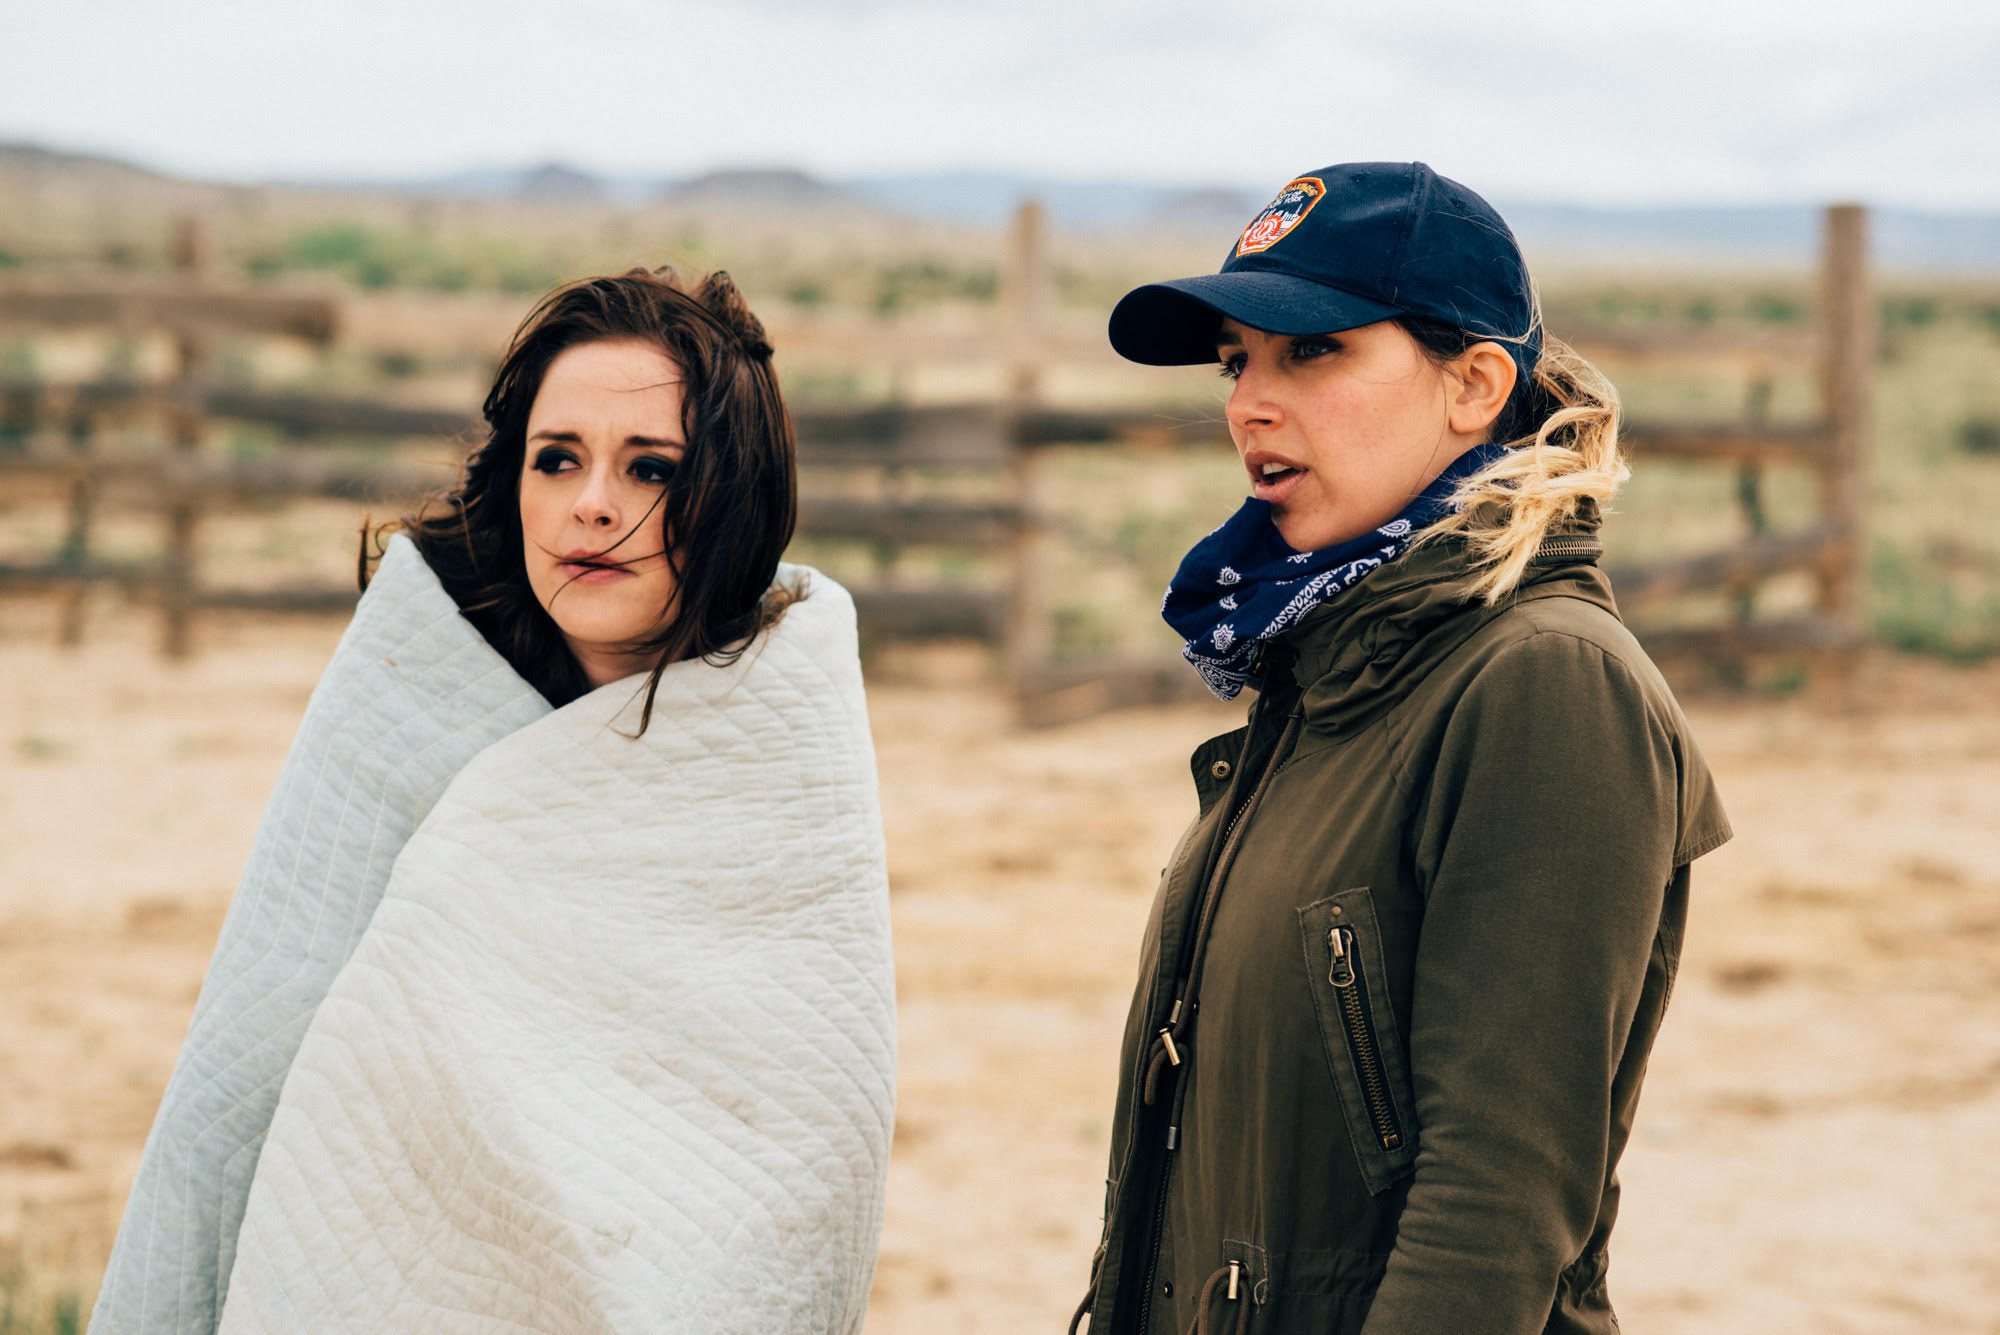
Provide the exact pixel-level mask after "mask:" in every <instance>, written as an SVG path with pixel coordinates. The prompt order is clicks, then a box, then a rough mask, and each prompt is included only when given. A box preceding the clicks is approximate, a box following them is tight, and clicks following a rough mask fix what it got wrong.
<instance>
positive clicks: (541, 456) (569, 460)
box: [528, 449, 576, 474]
mask: <svg viewBox="0 0 2000 1335" xmlns="http://www.w3.org/2000/svg"><path fill="white" fill-rule="evenodd" d="M575 463H576V456H575V455H574V454H571V453H570V452H569V451H568V450H554V449H551V450H543V451H541V452H540V453H538V454H537V455H536V456H535V458H534V462H532V463H530V464H529V465H528V467H530V468H532V469H534V470H535V471H536V472H537V473H551V474H553V473H560V472H561V471H562V470H563V465H564V464H572V465H573V464H575Z"/></svg>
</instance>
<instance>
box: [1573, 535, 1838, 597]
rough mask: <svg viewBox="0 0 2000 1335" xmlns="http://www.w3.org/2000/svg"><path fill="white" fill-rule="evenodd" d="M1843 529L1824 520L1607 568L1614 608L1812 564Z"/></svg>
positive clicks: (1831, 549) (1736, 584)
mask: <svg viewBox="0 0 2000 1335" xmlns="http://www.w3.org/2000/svg"><path fill="white" fill-rule="evenodd" d="M1844 542H1845V535H1843V534H1842V533H1840V532H1839V531H1838V530H1836V529H1833V528H1830V527H1828V526H1826V525H1818V526H1815V527H1813V528H1811V529H1808V530H1806V531H1804V532H1802V533H1782V534H1780V533H1771V534H1762V535H1759V536H1757V537H1753V538H1749V539H1747V540H1745V541H1744V542H1742V543H1740V544H1738V545H1737V546H1734V547H1725V548H1723V549H1721V550H1720V551H1713V552H1702V553H1700V554H1698V555H1695V556H1680V557H1674V558H1671V559H1669V560H1665V561H1652V562H1648V563H1646V564H1645V565H1637V566H1627V567H1625V568H1623V569H1619V568H1616V567H1613V568H1612V569H1610V570H1609V571H1607V573H1608V574H1609V575H1610V577H1611V587H1612V589H1613V590H1614V591H1615V592H1616V593H1617V596H1618V605H1619V607H1620V608H1626V609H1629V608H1633V607H1639V606H1642V605H1644V604H1646V603H1657V602H1662V601H1665V600H1666V599H1669V598H1674V597H1678V596H1679V595H1681V594H1686V593H1698V592H1708V591H1713V590H1718V589H1719V590H1729V589H1734V588H1741V587H1743V586H1745V585H1748V584H1754V583H1756V582H1757V581H1758V580H1763V579H1769V578H1771V577H1772V576H1773V575H1783V574H1788V573H1790V572H1793V571H1799V570H1816V569H1818V568H1820V566H1821V565H1822V564H1823V563H1824V562H1826V561H1827V560H1828V559H1830V558H1831V557H1832V556H1833V555H1835V552H1836V549H1837V548H1839V547H1840V546H1841V545H1842V544H1843V543H1844Z"/></svg>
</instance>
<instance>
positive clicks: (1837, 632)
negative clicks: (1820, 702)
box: [1634, 616, 1863, 660]
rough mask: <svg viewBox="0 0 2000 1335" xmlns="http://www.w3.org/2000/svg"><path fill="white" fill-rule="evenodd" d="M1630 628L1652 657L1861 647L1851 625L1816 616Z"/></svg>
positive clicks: (1728, 655)
mask: <svg viewBox="0 0 2000 1335" xmlns="http://www.w3.org/2000/svg"><path fill="white" fill-rule="evenodd" d="M1634 634H1636V635H1637V636H1638V637H1639V643H1640V644H1642V645H1644V646H1645V647H1646V652H1648V653H1650V654H1651V655H1653V656H1654V657H1655V658H1659V659H1686V658H1701V659H1711V660H1712V659H1725V660H1726V659H1742V658H1746V657H1751V656H1754V655H1758V654H1799V653H1805V654H1814V653H1829V654H1844V653H1851V652H1852V651H1854V650H1856V649H1858V648H1860V647H1861V644H1862V638H1863V637H1862V635H1861V633H1860V632H1859V631H1857V630H1856V629H1855V628H1854V627H1852V626H1849V625H1845V624H1843V623H1841V622H1839V621H1834V620H1831V619H1829V618H1827V617H1818V616H1814V617H1798V618H1795V619H1792V620H1788V621H1751V622H1745V623H1742V624H1736V625H1725V626H1703V627H1699V628H1681V629H1673V630H1645V629H1640V630H1637V631H1635V632H1634Z"/></svg>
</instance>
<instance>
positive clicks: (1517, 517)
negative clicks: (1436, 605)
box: [1418, 336, 1631, 604]
mask: <svg viewBox="0 0 2000 1335" xmlns="http://www.w3.org/2000/svg"><path fill="white" fill-rule="evenodd" d="M1420 342H1427V340H1423V339H1421V338H1420ZM1494 425H1495V430H1496V438H1497V439H1499V440H1501V441H1502V442H1503V443H1504V444H1506V445H1507V446H1508V452H1507V454H1506V455H1505V456H1503V457H1502V458H1500V459H1498V460H1496V461H1495V462H1494V463H1492V464H1489V465H1488V466H1487V467H1485V468H1483V469H1481V470H1480V471H1479V472H1477V473H1475V474H1473V475H1472V476H1471V477H1469V478H1467V479H1466V480H1465V481H1464V482H1463V483H1462V484H1460V486H1459V489H1458V493H1457V496H1456V498H1455V499H1456V501H1457V504H1458V507H1459V508H1458V512H1457V513H1456V514H1453V515H1450V516H1447V517H1446V518H1444V519H1442V520H1440V521H1438V522H1437V523H1435V524H1433V525H1431V526H1430V527H1429V528H1428V529H1426V530H1424V532H1423V533H1422V534H1421V535H1420V536H1419V538H1418V541H1419V542H1432V541H1435V540H1437V539H1439V538H1442V537H1446V536H1449V535H1452V534H1457V535H1461V536H1463V537H1464V538H1465V540H1466V542H1467V545H1468V546H1469V547H1470V548H1471V551H1472V558H1473V562H1474V565H1475V566H1476V567H1478V574H1477V576H1476V577H1475V578H1474V580H1473V581H1472V584H1471V592H1472V593H1473V595H1474V596H1475V597H1478V598H1480V599H1481V600H1483V601H1485V602H1487V603H1489V604H1490V603H1496V602H1499V601H1500V600H1501V599H1502V598H1505V597H1506V596H1507V595H1508V594H1509V593H1512V592H1513V591H1514V589H1515V588H1516V587H1518V586H1519V584H1520V583H1521V577H1522V575H1523V574H1525V573H1526V571H1527V569H1528V562H1529V561H1530V560H1531V559H1532V558H1533V557H1534V555H1535V552H1536V551H1537V550H1538V549H1539V548H1540V547H1541V545H1542V540H1543V539H1544V538H1545V537H1547V536H1548V535H1549V533H1550V532H1551V531H1552V530H1555V529H1558V528H1560V527H1562V526H1564V525H1566V524H1568V523H1569V522H1571V521H1573V520H1575V519H1576V518H1577V517H1578V516H1579V515H1580V514H1581V513H1583V512H1585V511H1592V512H1594V511H1595V510H1597V509H1598V508H1599V507H1602V506H1604V505H1605V504H1606V503H1607V502H1609V501H1610V499H1611V497H1612V495H1613V493H1615V492H1616V491H1617V490H1618V488H1619V485H1620V484H1621V483H1623V482H1624V481H1625V479H1626V478H1628V477H1630V476H1631V470H1630V469H1628V468H1627V467H1626V466H1625V460H1624V457H1623V456H1622V455H1621V454H1620V453H1619V449H1618V391H1617V390H1616V389H1614V388H1613V387H1612V385H1611V382H1610V381H1609V380H1607V379H1605V377H1604V373H1603V372H1601V371H1599V370H1598V369H1597V368H1596V367H1595V366H1592V365H1591V364H1590V362H1589V361H1587V360H1586V359H1584V358H1583V357H1581V356H1579V355H1578V354H1577V352H1576V350H1575V349H1573V348H1571V347H1570V346H1569V345H1568V344H1567V343H1564V342H1563V341H1562V340H1561V339H1558V338H1550V337H1546V336H1545V337H1544V339H1543V344H1542V355H1541V359H1540V360H1539V361H1537V362H1536V363H1535V374H1534V378H1533V381H1532V383H1531V384H1530V385H1528V386H1527V387H1526V388H1525V391H1524V392H1517V393H1516V395H1515V397H1514V399H1513V400H1512V401H1510V403H1509V404H1508V409H1507V410H1506V411H1504V412H1502V414H1501V416H1500V419H1499V421H1497V422H1496V423H1495V424H1494Z"/></svg>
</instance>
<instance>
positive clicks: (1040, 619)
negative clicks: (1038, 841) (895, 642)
mask: <svg viewBox="0 0 2000 1335" xmlns="http://www.w3.org/2000/svg"><path fill="white" fill-rule="evenodd" d="M1047 230H1048V224H1047V218H1046V215H1045V214H1044V213H1043V211H1042V206H1041V204H1039V203H1038V202H1036V201H1035V200H1032V199H1030V200H1024V201H1022V203H1021V206H1020V208H1019V209H1017V210H1016V211H1015V214H1014V226H1013V228H1012V230H1011V231H1010V232H1009V234H1008V254H1007V265H1006V268H1005V273H1006V280H1007V287H1006V291H1005V293H1004V297H1005V306H1006V311H1007V319H1008V336H1009V339H1010V341H1011V343H1012V345H1013V348H1012V351H1013V365H1012V366H1011V368H1010V373H1009V374H1010V381H1009V385H1008V391H1009V398H1010V405H1009V407H1010V411H1009V413H1008V414H1007V415H1008V418H1009V419H1010V439H1011V445H1010V448H1011V449H1012V451H1013V474H1014V504H1015V509H1016V514H1017V515H1018V518H1017V520H1016V525H1015V531H1014V547H1013V561H1012V570H1011V572H1010V575H1011V587H1010V588H1009V590H1008V599H1007V635H1006V641H1005V647H1004V649H1003V657H1004V659H1005V663H1006V672H1007V678H1008V680H1009V681H1010V682H1011V683H1012V684H1013V685H1015V686H1016V687H1019V686H1021V685H1022V684H1023V683H1024V682H1026V681H1028V680H1029V679H1030V677H1032V676H1033V675H1034V673H1035V670H1036V669H1037V668H1039V667H1041V666H1042V665H1043V664H1045V663H1046V662H1047V661H1048V659H1049V655H1050V649H1051V646H1052V637H1051V635H1050V626H1049V608H1048V596H1047V585H1048V541H1049V536H1048V532H1047V528H1046V525H1045V524H1044V522H1043V519H1042V515H1041V512H1040V501H1041V491H1042V479H1041V472H1042V461H1041V451H1040V450H1039V449H1037V448H1035V447H1034V446H1032V445H1027V444H1024V443H1022V442H1021V441H1020V440H1019V439H1018V438H1017V437H1016V435H1015V433H1013V432H1012V431H1011V421H1012V419H1014V418H1016V417H1018V416H1019V415H1020V414H1021V413H1023V412H1025V411H1026V410H1027V409H1028V408H1030V407H1032V406H1033V404H1034V402H1035V400H1036V398H1037V397H1038V395H1039V393H1040V390H1041V383H1040V380H1041V368H1040V366H1039V365H1038V364H1037V362H1038V358H1037V348H1036V335H1037V333H1038V330H1039V326H1040V324H1041V322H1042V316H1043V313H1044V310H1045V308H1046V306H1047V304H1048V293H1047V289H1048V283H1049V272H1048V239H1047Z"/></svg>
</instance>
